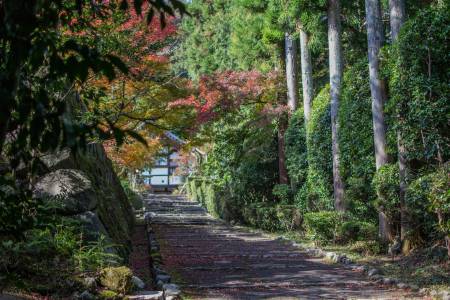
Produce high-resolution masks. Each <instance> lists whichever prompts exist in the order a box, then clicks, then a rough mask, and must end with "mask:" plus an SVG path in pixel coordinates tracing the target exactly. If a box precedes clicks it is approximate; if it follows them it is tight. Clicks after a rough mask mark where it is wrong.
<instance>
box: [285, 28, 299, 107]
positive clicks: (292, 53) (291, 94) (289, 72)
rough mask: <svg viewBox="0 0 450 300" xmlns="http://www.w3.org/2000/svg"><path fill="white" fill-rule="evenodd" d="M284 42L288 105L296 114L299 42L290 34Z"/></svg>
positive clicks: (286, 35)
mask: <svg viewBox="0 0 450 300" xmlns="http://www.w3.org/2000/svg"><path fill="white" fill-rule="evenodd" d="M284 41H285V54H286V84H287V104H288V107H289V110H290V111H291V112H294V111H295V110H296V109H297V102H298V68H297V41H296V40H295V39H294V37H293V36H292V35H291V34H289V33H285V37H284Z"/></svg>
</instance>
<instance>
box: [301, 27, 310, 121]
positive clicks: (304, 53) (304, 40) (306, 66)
mask: <svg viewBox="0 0 450 300" xmlns="http://www.w3.org/2000/svg"><path fill="white" fill-rule="evenodd" d="M308 39H309V38H308V34H307V33H306V32H305V31H304V30H303V29H302V28H300V56H301V67H302V87H303V111H304V115H305V126H306V128H307V127H308V123H309V119H310V118H311V105H312V99H313V78H312V63H311V55H310V53H309V48H308Z"/></svg>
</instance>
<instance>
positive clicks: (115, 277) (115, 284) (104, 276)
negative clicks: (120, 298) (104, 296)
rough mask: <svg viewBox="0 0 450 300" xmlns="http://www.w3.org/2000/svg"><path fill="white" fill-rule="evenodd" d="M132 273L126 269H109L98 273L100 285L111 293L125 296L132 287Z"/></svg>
mask: <svg viewBox="0 0 450 300" xmlns="http://www.w3.org/2000/svg"><path fill="white" fill-rule="evenodd" d="M132 279H133V272H132V271H131V270H130V269H129V268H127V267H124V266H122V267H109V268H105V269H103V270H102V271H101V272H100V278H99V280H100V284H101V285H102V286H104V287H106V288H108V289H110V290H112V291H115V292H119V293H123V294H126V293H128V292H130V291H131V289H132V287H133V280H132Z"/></svg>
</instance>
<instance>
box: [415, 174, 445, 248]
mask: <svg viewBox="0 0 450 300" xmlns="http://www.w3.org/2000/svg"><path fill="white" fill-rule="evenodd" d="M448 168H449V166H448V165H446V166H443V167H441V168H440V169H438V170H436V171H435V172H432V173H429V174H426V175H423V176H421V177H418V178H417V179H415V180H414V181H412V182H411V183H410V184H409V185H408V190H407V193H406V196H407V198H406V201H407V204H408V211H409V213H410V215H411V217H410V220H411V224H410V226H411V234H413V235H414V236H413V238H414V239H413V241H414V242H416V243H418V242H420V241H421V240H423V239H425V240H428V241H436V239H442V238H445V236H446V235H449V234H450V195H449V190H450V188H449V180H448V174H449V169H448Z"/></svg>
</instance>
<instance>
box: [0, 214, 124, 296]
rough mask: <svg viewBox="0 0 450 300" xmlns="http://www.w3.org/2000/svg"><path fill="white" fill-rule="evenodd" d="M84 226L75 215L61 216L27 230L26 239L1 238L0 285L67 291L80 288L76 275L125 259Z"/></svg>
mask: <svg viewBox="0 0 450 300" xmlns="http://www.w3.org/2000/svg"><path fill="white" fill-rule="evenodd" d="M80 228H81V226H80V224H79V223H78V222H77V221H75V220H73V219H69V218H58V219H57V220H51V221H49V223H43V224H40V225H39V228H35V229H33V230H28V231H26V232H25V239H24V240H14V241H13V240H8V239H6V240H5V239H3V240H1V241H0V253H1V254H2V255H0V279H1V280H0V283H1V284H0V288H4V287H5V286H4V285H6V286H9V285H12V286H25V287H27V289H28V290H29V291H33V292H40V293H45V294H48V293H54V292H55V291H57V292H61V293H63V295H66V293H68V294H70V293H71V291H73V289H76V288H77V286H76V282H74V277H75V275H79V274H80V273H83V272H94V273H95V272H97V271H98V270H99V269H101V268H103V267H105V266H112V265H117V264H119V263H121V262H122V260H121V258H120V257H119V256H118V255H115V254H113V253H111V247H112V245H110V244H108V243H107V242H106V240H105V238H103V237H99V238H98V239H97V240H93V241H86V240H84V239H83V237H85V236H86V234H83V232H81V231H80ZM37 283H38V284H37Z"/></svg>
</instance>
